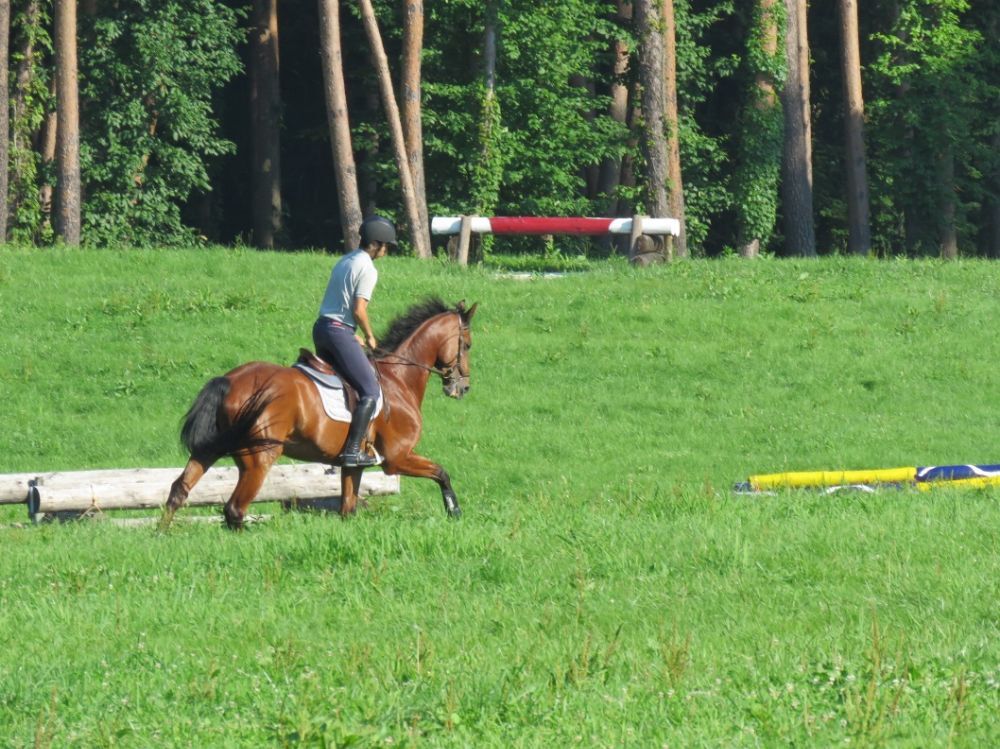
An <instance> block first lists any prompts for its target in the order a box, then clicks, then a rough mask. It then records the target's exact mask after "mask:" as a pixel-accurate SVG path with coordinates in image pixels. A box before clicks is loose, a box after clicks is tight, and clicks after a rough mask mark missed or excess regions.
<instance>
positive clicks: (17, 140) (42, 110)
mask: <svg viewBox="0 0 1000 749" xmlns="http://www.w3.org/2000/svg"><path fill="white" fill-rule="evenodd" d="M37 11H38V12H37V13H35V14H30V13H29V12H28V9H27V8H22V9H21V10H20V12H17V13H16V14H15V16H14V18H13V21H12V24H11V28H12V32H13V33H12V35H11V43H10V65H11V70H12V71H16V72H17V74H20V73H21V71H22V69H23V82H24V83H25V84H26V85H24V86H23V87H22V86H20V85H18V84H19V81H18V80H17V78H16V77H15V75H13V74H12V77H15V80H14V81H13V84H14V90H13V92H12V94H11V119H10V127H11V140H10V146H9V148H10V162H9V167H10V177H9V179H10V185H9V187H10V192H9V196H8V198H9V210H10V226H9V231H10V237H11V239H12V240H13V241H14V242H34V241H39V242H47V241H49V240H51V227H48V226H47V224H46V222H45V217H44V216H43V207H42V201H41V197H40V194H39V187H40V185H41V184H43V183H45V184H52V182H53V181H54V180H53V179H52V175H50V174H45V173H44V171H45V170H44V168H43V165H42V163H41V160H42V157H41V154H40V153H39V152H38V151H37V150H36V149H35V148H34V147H33V143H32V141H33V140H34V138H35V134H36V133H38V132H39V131H40V130H41V127H42V123H43V121H44V119H45V114H46V112H49V111H51V110H52V108H53V106H54V102H53V101H52V99H53V97H52V94H51V93H50V90H49V82H50V80H51V72H50V71H49V70H48V68H47V67H46V65H45V64H44V62H45V60H46V59H47V57H48V56H49V55H50V54H51V52H52V40H51V38H50V37H49V33H48V24H49V21H50V20H51V19H50V18H49V14H48V8H47V4H44V3H39V5H38V8H37ZM27 49H30V50H31V57H30V59H28V58H27V56H26V54H25V50H27Z"/></svg>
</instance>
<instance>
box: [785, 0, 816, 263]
mask: <svg viewBox="0 0 1000 749" xmlns="http://www.w3.org/2000/svg"><path fill="white" fill-rule="evenodd" d="M785 10H786V18H787V19H788V20H787V31H786V35H785V52H786V56H787V58H788V78H787V79H786V80H785V88H784V91H783V94H782V105H783V107H782V108H783V110H784V114H785V148H784V151H785V153H784V159H783V160H782V180H781V197H782V204H783V207H784V213H785V249H786V252H787V254H789V255H802V256H804V257H815V256H816V230H815V225H814V223H813V174H812V118H811V116H810V111H809V102H810V98H809V36H808V33H807V26H806V23H807V21H806V0H785Z"/></svg>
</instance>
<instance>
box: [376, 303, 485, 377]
mask: <svg viewBox="0 0 1000 749" xmlns="http://www.w3.org/2000/svg"><path fill="white" fill-rule="evenodd" d="M456 314H458V320H459V323H458V352H457V353H456V355H455V361H453V362H452V363H451V364H448V365H446V366H444V367H434V366H428V365H426V364H422V363H420V362H418V361H414V360H413V359H411V358H409V357H408V356H403V355H402V354H397V353H396V352H395V351H380V353H381V356H380V357H379V359H380V360H385V359H387V358H389V357H392V358H393V359H396V360H397V361H395V362H392V363H394V364H403V365H406V366H409V367H417V368H419V369H423V370H426V371H427V372H430V373H431V374H436V375H438V376H440V377H441V379H442V380H444V381H445V384H449V383H450V384H453V385H459V386H462V385H464V386H465V388H466V389H468V386H469V375H468V374H462V360H463V358H464V359H465V360H466V361H467V360H468V358H469V346H468V345H467V344H466V343H465V334H466V333H468V332H469V325H468V323H467V322H466V321H465V319H464V318H463V317H462V315H461V314H460V313H456ZM376 371H378V369H377V368H376ZM466 371H468V368H466Z"/></svg>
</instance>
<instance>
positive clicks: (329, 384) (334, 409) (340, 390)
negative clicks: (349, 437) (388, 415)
mask: <svg viewBox="0 0 1000 749" xmlns="http://www.w3.org/2000/svg"><path fill="white" fill-rule="evenodd" d="M295 368H296V369H299V370H301V371H302V372H303V373H304V374H306V375H308V376H309V379H310V380H312V381H313V384H314V385H315V386H316V391H317V392H318V393H319V398H320V400H321V401H323V410H324V411H326V415H327V416H329V417H330V418H331V419H333V420H334V421H343V422H346V423H348V424H350V423H351V412H350V411H349V410H348V409H347V393H346V392H345V391H344V384H343V382H341V380H340V378H339V377H335V376H333V375H328V374H323V373H322V372H318V371H316V370H315V369H313V368H312V367H308V366H306V365H305V364H296V365H295ZM380 413H382V389H381V388H379V393H378V403H377V404H376V406H375V413H374V414H373V415H372V418H373V419H374V418H375V417H376V416H378V415H379V414H380Z"/></svg>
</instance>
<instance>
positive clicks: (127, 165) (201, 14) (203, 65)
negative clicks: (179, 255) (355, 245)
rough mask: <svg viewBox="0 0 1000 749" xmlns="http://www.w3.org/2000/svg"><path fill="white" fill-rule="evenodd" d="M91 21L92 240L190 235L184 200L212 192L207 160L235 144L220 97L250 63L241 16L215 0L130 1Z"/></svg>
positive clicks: (86, 149) (85, 142) (84, 71)
mask: <svg viewBox="0 0 1000 749" xmlns="http://www.w3.org/2000/svg"><path fill="white" fill-rule="evenodd" d="M85 18H87V20H89V21H90V22H91V24H90V26H89V28H86V29H85V30H84V32H83V37H84V39H85V40H86V44H84V45H83V46H82V49H83V52H82V53H81V55H80V68H81V78H82V81H83V83H82V85H81V98H82V99H83V101H84V116H83V127H82V143H81V167H82V171H83V177H84V182H85V186H86V189H85V192H86V203H85V206H84V219H85V224H84V236H85V240H86V241H87V242H88V243H89V244H96V245H104V244H116V243H125V244H140V245H143V244H163V243H176V242H185V241H190V240H191V239H192V238H193V237H192V234H191V232H190V230H188V229H186V228H185V227H184V225H183V222H182V220H181V213H180V211H181V206H182V204H183V203H184V201H186V200H187V198H188V197H189V196H190V195H191V194H192V192H194V191H196V190H197V191H203V192H207V191H209V190H210V189H211V185H210V183H209V178H208V171H207V167H206V163H207V161H208V160H209V159H211V158H213V157H218V156H221V155H223V154H227V153H232V151H233V144H232V143H231V142H229V141H226V140H224V139H222V138H220V137H219V135H218V134H217V123H216V120H215V116H214V114H213V111H212V97H213V94H214V92H215V91H216V90H218V88H219V87H220V86H221V85H222V84H224V83H225V82H226V81H227V80H229V79H230V78H231V77H232V76H234V75H235V74H236V73H238V72H239V71H240V70H241V63H240V61H239V58H238V57H237V55H236V52H235V49H236V45H237V44H238V43H239V42H240V40H241V39H242V31H241V30H240V29H239V27H238V21H239V19H240V13H238V12H236V11H234V10H232V9H229V8H227V7H225V6H224V5H222V4H220V3H217V2H214V1H213V0H184V1H183V2H181V0H121V1H120V2H114V3H107V4H106V5H105V6H102V7H101V10H100V12H99V13H98V14H97V15H96V16H93V17H85Z"/></svg>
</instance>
